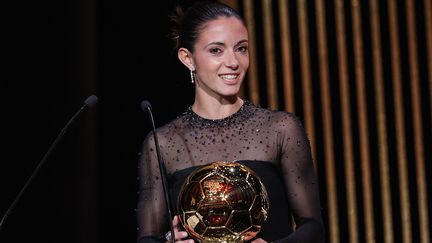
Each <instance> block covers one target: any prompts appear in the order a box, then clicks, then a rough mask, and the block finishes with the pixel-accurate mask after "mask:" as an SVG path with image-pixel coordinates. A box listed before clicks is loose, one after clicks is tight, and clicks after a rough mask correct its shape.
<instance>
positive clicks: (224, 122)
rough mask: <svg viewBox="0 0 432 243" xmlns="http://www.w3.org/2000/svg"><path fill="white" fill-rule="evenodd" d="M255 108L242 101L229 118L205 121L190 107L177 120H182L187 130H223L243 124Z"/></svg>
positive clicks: (249, 103) (251, 115) (246, 101)
mask: <svg viewBox="0 0 432 243" xmlns="http://www.w3.org/2000/svg"><path fill="white" fill-rule="evenodd" d="M257 108H258V106H256V105H254V104H252V103H251V102H250V101H248V100H244V102H243V105H242V106H241V107H240V109H239V110H238V111H237V112H235V113H234V114H232V115H231V116H228V117H225V118H222V119H206V118H203V117H201V116H199V115H198V114H196V113H195V112H194V111H193V110H192V106H189V107H188V109H187V110H186V111H185V112H183V114H181V115H180V116H179V117H178V118H180V119H181V120H182V122H183V123H184V124H185V126H186V127H187V128H200V129H207V128H223V127H229V126H231V125H233V124H234V125H239V124H244V123H245V122H246V121H247V120H249V119H250V118H251V117H253V115H254V113H255V111H256V110H257Z"/></svg>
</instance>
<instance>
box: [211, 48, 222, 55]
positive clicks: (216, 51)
mask: <svg viewBox="0 0 432 243" xmlns="http://www.w3.org/2000/svg"><path fill="white" fill-rule="evenodd" d="M220 52H221V49H219V48H211V49H210V53H213V54H217V53H220Z"/></svg>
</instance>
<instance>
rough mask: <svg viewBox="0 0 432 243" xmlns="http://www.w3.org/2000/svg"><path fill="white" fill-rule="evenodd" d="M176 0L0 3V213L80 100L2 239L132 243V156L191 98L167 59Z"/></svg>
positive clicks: (184, 76) (185, 79)
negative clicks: (146, 108)
mask: <svg viewBox="0 0 432 243" xmlns="http://www.w3.org/2000/svg"><path fill="white" fill-rule="evenodd" d="M175 3H177V2H176V1H168V0H167V1H138V0H126V1H111V0H104V1H96V0H79V1H78V0H75V1H73V0H62V1H54V0H51V1H50V0H41V1H27V2H16V3H14V4H13V5H10V6H4V7H3V11H4V12H5V13H6V14H5V15H4V16H5V19H6V21H5V22H4V28H3V31H2V32H3V33H2V39H3V45H2V47H3V48H2V59H3V61H2V63H3V65H2V66H3V67H2V70H3V71H2V82H1V83H2V87H3V88H2V98H3V99H2V100H3V102H1V103H2V106H1V107H2V124H3V125H2V126H1V141H2V146H1V147H2V148H3V149H2V151H3V152H2V159H1V163H0V193H1V196H0V213H1V215H2V217H3V215H4V214H5V213H6V211H7V209H8V208H9V206H10V205H11V204H12V202H13V201H14V199H15V198H16V196H17V194H18V193H19V191H20V190H21V189H22V188H23V186H24V184H25V182H26V181H27V180H28V179H29V178H30V176H31V175H32V173H33V171H34V170H35V168H36V166H37V165H38V164H39V162H40V161H41V160H42V158H43V156H44V155H45V153H46V152H47V151H48V149H49V147H50V146H51V144H52V143H53V142H54V140H55V138H56V137H57V135H58V134H59V133H60V131H61V130H62V128H63V127H64V126H65V124H66V123H67V121H68V120H69V119H70V118H71V117H72V115H73V114H74V113H75V112H76V111H77V110H78V109H79V108H80V107H81V106H82V104H83V101H84V100H85V99H86V98H87V97H88V96H90V95H92V94H95V95H97V96H98V98H99V102H98V104H97V105H96V106H95V107H92V108H90V109H87V110H85V111H84V112H83V113H81V114H80V116H79V117H78V119H77V120H75V122H74V123H72V125H71V126H70V127H69V128H68V130H67V132H66V133H65V135H64V136H63V138H62V140H61V141H60V143H59V144H58V145H57V146H56V147H55V150H54V151H53V153H52V154H51V155H50V156H49V157H48V160H46V162H45V164H43V167H41V170H40V171H39V173H38V174H36V176H35V177H34V180H32V182H31V183H30V184H29V187H27V190H26V191H25V192H24V194H23V196H22V197H21V198H20V200H19V201H18V202H17V204H16V205H15V207H14V208H13V209H12V211H11V213H10V214H9V216H8V217H7V218H6V220H5V221H4V224H3V228H2V230H1V231H0V242H2V243H3V242H5V243H8V242H134V241H135V237H136V224H135V207H136V198H137V197H136V195H137V178H136V176H137V174H136V168H137V159H138V152H139V149H140V145H141V142H142V140H143V138H144V137H145V135H146V133H147V132H149V131H150V129H151V126H150V120H149V117H148V116H147V115H146V114H145V113H144V112H143V111H142V110H141V109H140V102H141V101H142V100H144V99H147V100H149V101H150V102H151V103H152V106H153V115H154V119H155V123H156V126H160V125H162V124H163V123H165V122H167V121H169V120H171V119H173V118H174V117H175V116H177V115H178V114H179V113H180V112H181V111H183V110H184V109H185V108H186V107H187V106H188V105H189V104H190V102H191V100H192V98H193V93H192V92H193V89H192V88H193V86H192V85H191V84H190V81H189V76H188V75H189V73H188V72H187V70H185V69H184V68H183V67H182V66H181V65H180V64H179V62H178V61H177V59H176V56H175V55H174V53H172V43H171V41H170V40H169V38H168V36H167V35H168V30H169V22H168V20H169V19H168V14H169V13H170V12H171V10H172V7H173V6H174V4H175Z"/></svg>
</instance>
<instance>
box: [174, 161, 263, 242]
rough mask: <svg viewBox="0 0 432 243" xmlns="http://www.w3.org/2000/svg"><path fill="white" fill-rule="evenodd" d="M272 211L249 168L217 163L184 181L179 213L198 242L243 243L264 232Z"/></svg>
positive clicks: (198, 170) (199, 168)
mask: <svg viewBox="0 0 432 243" xmlns="http://www.w3.org/2000/svg"><path fill="white" fill-rule="evenodd" d="M268 209H269V199H268V195H267V190H266V188H265V186H264V184H263V183H262V182H261V180H260V178H259V177H258V176H257V175H256V174H255V172H254V171H253V170H251V169H250V168H249V167H247V166H245V165H242V164H240V163H237V162H226V161H217V162H213V163H211V164H208V165H203V166H201V167H198V168H197V169H195V170H194V171H193V172H192V173H191V174H190V175H189V176H188V177H187V178H186V180H185V181H184V183H183V185H182V187H181V189H180V193H179V197H178V205H177V210H178V214H179V215H180V222H181V224H182V225H183V227H184V228H185V230H186V231H187V232H188V233H189V235H190V236H191V237H192V238H194V239H195V240H197V241H198V242H202V243H207V242H222V243H224V242H226V243H234V242H244V241H248V240H250V239H252V238H254V237H255V236H256V235H257V234H258V232H259V231H260V230H261V227H262V225H263V223H264V222H265V220H266V218H267V214H268Z"/></svg>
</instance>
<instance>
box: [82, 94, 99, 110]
mask: <svg viewBox="0 0 432 243" xmlns="http://www.w3.org/2000/svg"><path fill="white" fill-rule="evenodd" d="M97 102H98V97H97V96H96V95H90V96H89V97H88V98H87V99H86V100H85V101H84V104H86V105H87V106H89V107H93V106H94V105H96V103H97Z"/></svg>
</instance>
